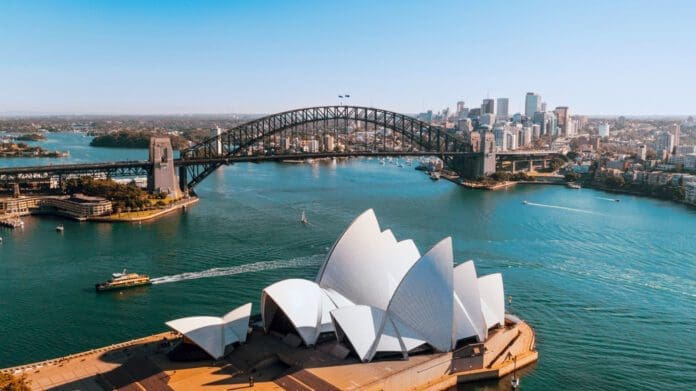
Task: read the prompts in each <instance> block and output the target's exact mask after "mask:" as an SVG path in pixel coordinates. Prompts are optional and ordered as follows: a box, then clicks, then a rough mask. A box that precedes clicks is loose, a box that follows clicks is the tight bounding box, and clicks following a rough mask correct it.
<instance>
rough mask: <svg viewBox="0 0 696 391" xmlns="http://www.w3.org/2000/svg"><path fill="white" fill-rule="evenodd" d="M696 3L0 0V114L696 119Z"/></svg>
mask: <svg viewBox="0 0 696 391" xmlns="http://www.w3.org/2000/svg"><path fill="white" fill-rule="evenodd" d="M695 15H696V1H691V0H690V1H670V0H661V1H655V0H650V1H641V0H630V1H628V0H627V1H619V0H616V1H611V0H603V1H584V0H583V1H565V0H556V1H532V0H525V1H490V0H487V1H483V0H481V1H471V0H453V1H439V0H437V1H422V2H421V1H377V0H371V1H301V0H300V1H297V0H294V1H282V2H281V1H220V2H206V1H161V2H149V1H142V0H138V1H120V2H117V1H58V0H56V1H29V0H20V1H7V0H0V113H3V112H5V113H6V112H52V113H223V112H225V113H229V112H238V113H269V112H276V111H281V110H286V109H289V108H295V107H302V106H307V105H321V104H333V103H337V97H336V96H337V95H338V94H339V93H350V94H351V95H352V96H353V97H352V98H351V103H354V104H361V105H374V106H378V107H383V108H389V109H393V110H396V111H400V112H406V113H414V112H418V111H422V110H425V109H428V108H431V109H434V110H439V109H441V108H443V107H445V106H450V107H454V105H455V102H456V101H457V100H460V99H463V100H465V101H466V102H467V106H470V107H473V106H476V105H479V104H480V101H481V99H482V98H485V97H486V96H490V97H509V98H510V106H511V110H513V111H520V110H522V107H523V106H522V105H523V99H524V94H525V92H527V91H535V92H538V93H540V94H541V95H542V97H543V99H544V100H545V101H546V102H548V104H549V106H550V107H555V106H559V105H568V106H570V107H571V110H572V111H573V112H574V113H583V114H664V115H667V114H692V113H696V103H695V102H696V23H694V17H695Z"/></svg>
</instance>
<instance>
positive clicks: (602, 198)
mask: <svg viewBox="0 0 696 391" xmlns="http://www.w3.org/2000/svg"><path fill="white" fill-rule="evenodd" d="M595 198H596V199H598V200H604V201H612V202H616V198H606V197H595Z"/></svg>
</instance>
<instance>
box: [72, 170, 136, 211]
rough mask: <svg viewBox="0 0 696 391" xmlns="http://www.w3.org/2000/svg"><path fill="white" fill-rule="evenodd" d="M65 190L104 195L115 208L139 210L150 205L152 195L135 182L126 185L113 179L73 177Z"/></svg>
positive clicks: (97, 195) (98, 195)
mask: <svg viewBox="0 0 696 391" xmlns="http://www.w3.org/2000/svg"><path fill="white" fill-rule="evenodd" d="M65 191H66V192H67V193H68V194H74V193H82V194H86V195H89V196H94V197H104V198H106V199H107V200H109V201H111V202H112V204H113V208H114V210H121V211H126V210H127V209H129V208H130V209H131V210H132V209H136V210H137V209H143V208H146V207H149V206H150V200H149V198H150V196H149V194H148V193H147V192H146V191H145V190H143V189H141V188H139V187H137V186H136V185H135V184H128V185H124V184H121V183H117V182H115V181H113V180H111V179H93V178H90V177H81V178H71V179H68V180H67V181H66V182H65Z"/></svg>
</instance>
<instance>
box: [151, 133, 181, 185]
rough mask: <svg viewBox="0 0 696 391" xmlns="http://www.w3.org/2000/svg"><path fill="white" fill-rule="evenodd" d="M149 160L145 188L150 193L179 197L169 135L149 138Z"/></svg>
mask: <svg viewBox="0 0 696 391" xmlns="http://www.w3.org/2000/svg"><path fill="white" fill-rule="evenodd" d="M150 162H151V163H152V170H150V174H149V175H148V178H147V189H148V191H150V192H152V193H160V194H166V195H167V196H169V197H172V198H179V197H181V188H180V187H179V179H178V178H177V175H176V171H175V169H174V149H173V148H172V141H171V140H170V139H169V137H152V138H150Z"/></svg>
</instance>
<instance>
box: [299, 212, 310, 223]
mask: <svg viewBox="0 0 696 391" xmlns="http://www.w3.org/2000/svg"><path fill="white" fill-rule="evenodd" d="M300 223H302V224H309V221H308V220H307V216H305V212H304V210H303V211H302V216H301V217H300Z"/></svg>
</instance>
